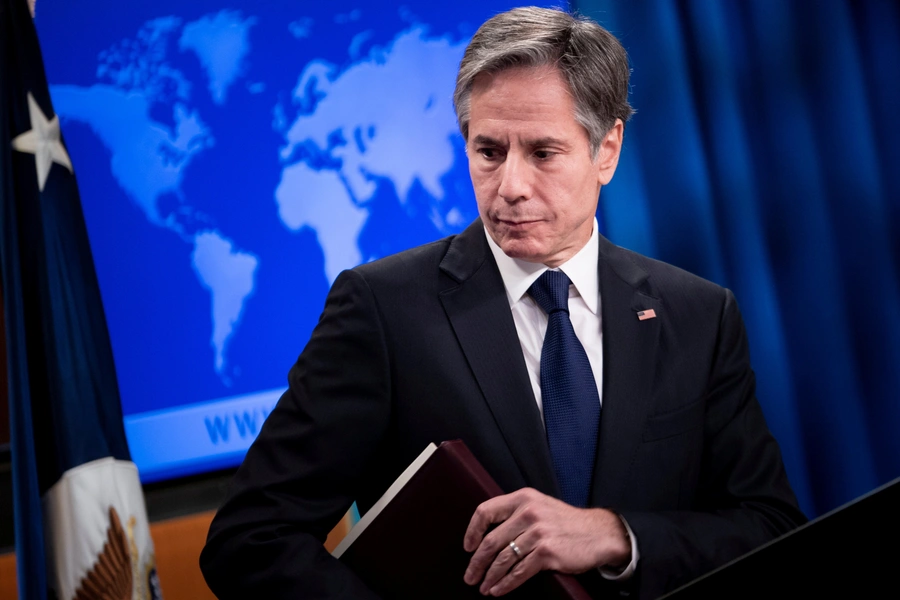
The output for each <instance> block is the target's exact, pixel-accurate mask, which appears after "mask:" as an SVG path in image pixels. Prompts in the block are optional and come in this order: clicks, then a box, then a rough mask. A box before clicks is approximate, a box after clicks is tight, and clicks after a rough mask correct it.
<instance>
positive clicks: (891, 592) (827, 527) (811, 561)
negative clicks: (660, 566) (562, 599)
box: [663, 478, 900, 600]
mask: <svg viewBox="0 0 900 600" xmlns="http://www.w3.org/2000/svg"><path fill="white" fill-rule="evenodd" d="M663 598H665V599H666V600H668V599H670V598H671V599H672V600H694V599H699V598H704V599H705V598H728V599H729V600H732V599H736V600H743V599H748V600H749V599H754V600H755V599H758V598H900V478H898V479H895V480H894V481H893V482H891V483H888V484H887V485H884V486H882V487H880V488H878V489H876V490H874V491H872V492H870V493H869V494H866V495H865V496H863V497H861V498H859V499H857V500H855V501H853V502H850V503H849V504H847V505H845V506H843V507H841V508H838V509H836V510H834V511H832V512H830V513H828V514H826V515H823V516H821V517H819V518H818V519H815V520H813V521H810V522H809V523H807V524H806V525H804V526H802V527H800V528H799V529H797V530H795V531H792V532H791V533H788V534H786V535H784V536H782V537H780V538H778V539H776V540H773V541H772V542H770V543H768V544H766V545H764V546H762V547H760V548H758V549H756V550H754V551H753V552H750V553H749V554H746V555H744V556H743V557H741V558H738V559H736V560H734V561H732V562H730V563H728V564H726V565H724V566H722V567H720V568H719V569H716V570H715V571H712V572H711V573H709V574H707V575H704V576H703V577H700V578H699V579H696V580H695V581H693V582H691V583H689V584H687V585H685V586H683V587H681V588H679V589H677V590H675V591H673V592H670V593H669V594H667V595H665V596H663Z"/></svg>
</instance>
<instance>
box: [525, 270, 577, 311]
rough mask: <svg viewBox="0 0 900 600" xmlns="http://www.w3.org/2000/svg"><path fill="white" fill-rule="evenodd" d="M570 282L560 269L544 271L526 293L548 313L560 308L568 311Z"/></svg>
mask: <svg viewBox="0 0 900 600" xmlns="http://www.w3.org/2000/svg"><path fill="white" fill-rule="evenodd" d="M571 283H572V282H571V280H570V279H569V278H568V277H567V276H566V274H565V273H563V272H562V271H544V273H543V275H541V276H540V277H538V278H537V280H536V281H535V282H534V283H532V284H531V287H530V288H528V294H529V295H530V296H531V297H532V298H533V299H534V301H535V302H537V304H538V306H540V307H541V308H542V309H544V312H545V313H547V314H548V315H550V314H553V313H554V312H557V311H560V310H562V311H565V312H566V313H568V312H569V284H571Z"/></svg>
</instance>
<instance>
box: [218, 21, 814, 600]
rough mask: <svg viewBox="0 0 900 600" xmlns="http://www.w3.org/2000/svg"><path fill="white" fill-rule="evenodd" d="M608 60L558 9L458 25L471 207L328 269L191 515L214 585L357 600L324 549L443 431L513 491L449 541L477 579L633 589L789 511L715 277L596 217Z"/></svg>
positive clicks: (606, 143) (608, 107) (735, 322)
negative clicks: (555, 579)
mask: <svg viewBox="0 0 900 600" xmlns="http://www.w3.org/2000/svg"><path fill="white" fill-rule="evenodd" d="M628 74H629V72H628V63H627V58H626V56H625V52H624V50H623V49H622V47H621V45H620V44H619V43H618V41H617V40H616V39H615V38H614V37H613V36H612V35H610V34H609V33H608V32H606V31H605V30H604V29H602V28H601V27H599V26H598V25H596V24H594V23H592V22H589V21H584V20H577V19H574V18H572V17H571V16H570V15H567V14H565V13H563V12H559V11H552V10H544V9H517V10H514V11H510V12H508V13H504V14H501V15H498V16H497V17H494V18H493V19H491V20H490V21H488V22H487V23H486V24H485V25H484V26H482V28H481V29H479V31H478V33H476V35H475V37H474V38H473V40H472V42H471V43H470V45H469V48H468V49H467V51H466V54H465V56H464V58H463V61H462V64H461V66H460V74H459V77H458V80H457V90H456V94H455V97H454V100H455V105H456V107H457V115H458V117H459V121H460V128H461V130H462V133H463V136H464V137H465V138H466V142H467V145H466V148H467V154H468V157H469V165H470V173H471V176H472V181H473V184H474V187H475V194H476V197H477V200H478V206H479V213H480V215H481V218H480V219H479V220H478V221H476V222H475V223H473V224H472V225H471V226H470V227H469V228H468V229H466V230H465V231H464V232H463V233H461V234H460V235H458V236H455V237H450V238H447V239H444V240H441V241H438V242H435V243H432V244H429V245H426V246H422V247H420V248H416V249H413V250H410V251H407V252H403V253H400V254H398V255H395V256H392V257H388V258H386V259H384V260H381V261H377V262H374V263H370V264H367V265H363V266H360V267H358V268H356V269H354V270H352V271H347V272H344V273H342V274H341V275H340V276H339V277H338V279H337V280H336V281H335V284H334V286H333V287H332V290H331V292H330V293H329V296H328V300H327V303H326V306H325V310H324V312H323V313H322V317H321V320H320V322H319V324H318V326H317V327H316V329H315V331H314V332H313V334H312V337H311V339H310V341H309V343H308V344H307V346H306V348H305V349H304V351H303V353H302V354H301V356H300V358H299V359H298V361H297V364H296V365H295V366H294V368H293V369H292V371H291V374H290V378H289V380H290V388H289V390H288V391H287V392H286V393H285V395H284V396H283V397H282V399H281V400H280V402H279V404H278V406H277V408H276V409H275V410H274V411H273V412H272V414H271V415H270V417H269V418H268V419H267V421H266V423H265V425H264V427H263V430H262V432H261V433H260V436H259V438H258V440H257V441H256V443H255V444H254V445H253V447H251V449H250V451H249V452H248V454H247V457H246V459H245V461H244V464H243V465H242V466H241V468H240V470H239V471H238V474H237V475H236V477H235V483H234V487H233V489H232V491H231V495H230V497H229V499H228V501H227V502H226V504H225V505H224V506H223V507H222V509H221V510H220V511H219V513H218V515H217V516H216V519H215V520H214V522H213V525H212V527H211V529H210V534H209V538H208V541H207V547H206V548H205V549H204V552H203V555H202V557H201V565H202V567H203V570H204V574H205V575H206V577H207V581H208V582H209V583H210V587H211V588H212V589H213V591H214V592H215V593H216V594H217V595H218V596H219V597H220V598H238V597H251V596H252V597H265V598H289V597H291V598H293V597H340V598H362V597H371V592H369V591H368V590H367V589H366V588H365V586H364V585H363V584H362V583H361V582H360V581H359V580H358V579H357V578H356V577H355V576H354V575H353V574H352V573H351V572H350V571H349V570H347V569H346V568H344V567H343V565H341V564H340V563H339V562H338V561H336V560H334V559H332V558H331V557H330V556H329V555H328V554H327V553H326V552H325V550H324V549H323V548H322V545H321V544H322V541H323V540H324V538H325V536H326V534H327V533H328V531H329V530H330V529H331V527H332V526H333V525H334V524H335V523H336V522H337V521H338V520H339V518H340V517H341V515H342V514H343V513H344V511H346V510H347V508H348V507H349V506H350V504H351V503H352V502H353V501H354V500H356V501H357V502H358V505H359V508H360V510H361V512H365V511H366V510H367V509H368V508H369V507H370V506H371V505H372V503H373V502H374V501H375V500H376V499H377V498H378V497H379V496H380V495H381V494H382V493H383V492H384V490H385V489H386V488H387V486H388V485H389V484H390V483H391V482H392V481H393V479H394V478H395V477H396V476H397V475H398V474H399V473H400V472H401V471H402V470H403V468H405V467H406V466H407V465H408V464H409V463H410V462H411V461H412V459H413V458H415V457H416V456H417V455H418V454H419V452H421V450H422V449H423V448H424V447H425V446H426V445H427V444H428V443H430V442H440V441H442V440H446V439H456V438H460V439H463V440H464V441H465V442H466V444H467V445H468V446H469V447H470V448H471V450H472V451H473V453H474V454H475V455H476V456H477V457H478V458H479V460H480V461H481V462H482V463H483V464H484V466H485V468H486V469H487V470H488V472H489V473H490V474H491V475H492V476H493V477H494V478H495V479H496V480H497V482H498V483H499V484H500V486H501V487H502V488H503V489H504V490H506V491H508V492H510V493H508V494H507V495H504V496H500V497H498V498H495V499H493V500H490V501H488V502H485V503H484V504H482V505H481V506H480V507H479V509H478V510H477V511H476V513H475V515H473V517H472V521H471V523H470V525H469V530H468V531H467V532H466V535H465V539H464V540H460V543H461V544H464V546H465V548H466V550H468V551H470V552H472V553H473V556H472V560H471V562H470V565H469V568H468V570H467V571H466V573H465V574H461V576H464V578H465V581H466V582H467V583H470V584H472V585H478V586H479V589H480V590H481V591H482V593H485V594H490V595H502V594H504V593H506V592H508V591H510V590H512V589H514V588H516V587H518V586H519V585H521V584H522V583H523V582H524V581H525V580H527V579H528V578H529V577H531V576H532V575H534V574H535V573H537V572H538V571H540V570H545V569H554V570H559V571H564V572H570V573H582V572H588V571H592V572H596V571H597V570H598V569H599V571H600V573H601V574H602V576H603V577H604V578H606V579H609V580H612V581H613V582H614V584H613V585H616V586H620V587H623V588H626V589H630V590H633V591H635V592H637V595H638V596H639V597H641V598H652V597H655V596H657V595H659V594H660V593H662V592H664V591H666V590H669V589H672V588H673V587H675V586H677V585H679V584H681V583H684V582H686V581H688V580H690V579H691V578H693V577H695V576H697V575H699V574H702V573H703V572H706V571H708V570H709V569H711V568H713V567H715V566H717V565H720V564H723V563H724V562H726V561H728V560H730V559H731V558H734V557H736V556H738V555H740V554H741V553H743V552H746V551H748V550H750V549H752V548H753V547H755V546H758V545H759V544H762V543H764V542H766V541H768V540H770V539H772V538H774V537H775V536H777V535H779V534H781V533H783V532H786V531H788V530H790V529H791V528H793V527H795V526H796V525H797V524H799V523H801V522H803V520H804V517H803V515H802V513H800V511H799V510H798V509H797V505H796V500H795V498H794V496H793V493H792V491H791V489H790V486H789V484H788V482H787V478H786V475H785V473H784V468H783V465H782V461H781V457H780V454H779V450H778V447H777V444H776V443H775V441H774V439H773V438H772V436H771V434H770V433H769V431H768V428H767V427H766V424H765V421H764V419H763V416H762V413H761V410H760V408H759V405H758V403H757V401H756V399H755V397H754V379H753V372H752V370H751V368H750V364H749V356H748V349H747V342H746V338H745V333H744V328H743V324H742V322H741V318H740V314H739V312H738V309H737V306H736V304H735V301H734V298H733V296H732V295H731V293H730V292H728V291H727V290H724V289H722V288H720V287H718V286H716V285H714V284H712V283H709V282H707V281H704V280H702V279H700V278H698V277H695V276H693V275H690V274H688V273H686V272H684V271H681V270H679V269H677V268H675V267H671V266H669V265H665V264H663V263H660V262H657V261H653V260H651V259H648V258H645V257H642V256H640V255H637V254H634V253H632V252H629V251H627V250H624V249H621V248H618V247H616V246H614V245H613V244H611V243H610V242H608V241H607V240H605V239H603V238H602V237H601V236H599V233H598V232H597V225H596V220H595V219H594V214H595V211H596V208H597V202H598V196H599V192H600V188H601V187H602V186H603V185H605V184H606V183H608V182H609V180H610V179H611V178H612V176H613V173H614V172H615V168H616V165H617V162H618V157H619V152H620V150H621V147H622V136H623V132H624V122H625V121H626V120H627V119H628V117H629V116H630V114H631V108H630V107H629V106H628V102H627V93H628ZM560 282H561V283H560ZM542 286H544V287H542ZM548 286H549V287H548ZM541 290H545V291H541ZM546 290H550V291H549V292H546ZM548 294H549V295H551V296H553V295H555V296H557V297H558V298H557V300H558V302H557V304H559V306H556V305H554V306H550V304H547V303H546V302H545V300H546V297H549V296H548ZM560 298H561V299H560ZM547 302H549V301H547ZM560 303H561V304H560ZM573 357H575V359H574V362H571V361H572V360H573ZM560 361H561V362H560ZM566 361H569V362H566ZM579 361H580V362H579ZM560 365H564V366H560ZM565 365H568V366H565ZM572 365H575V366H572ZM573 373H574V375H573ZM560 390H562V392H561V391H560ZM570 403H571V405H570ZM561 440H562V441H561ZM570 440H576V441H575V442H574V443H571V444H570V443H569V441H570ZM567 444H568V445H567ZM573 448H575V451H574V452H573V451H572V449H573ZM492 525H495V527H494V528H493V529H492V530H490V532H489V533H488V531H489V529H490V527H491V526H492ZM427 544H428V541H427V540H423V541H422V547H421V548H410V552H427V551H428V547H427ZM423 594H425V592H423Z"/></svg>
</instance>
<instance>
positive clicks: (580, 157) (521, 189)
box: [466, 66, 623, 267]
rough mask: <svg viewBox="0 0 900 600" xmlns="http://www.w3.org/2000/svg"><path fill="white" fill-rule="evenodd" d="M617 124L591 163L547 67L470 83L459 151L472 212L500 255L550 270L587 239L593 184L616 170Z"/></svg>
mask: <svg viewBox="0 0 900 600" xmlns="http://www.w3.org/2000/svg"><path fill="white" fill-rule="evenodd" d="M622 129H623V125H622V122H621V121H616V124H615V126H613V128H612V129H611V130H610V131H609V132H608V133H607V134H606V137H605V139H604V140H603V143H602V144H601V147H600V152H599V153H598V156H597V158H596V159H593V160H592V159H591V151H590V142H589V140H588V134H587V131H586V130H585V129H584V127H582V126H581V125H580V124H579V123H578V122H577V121H576V120H575V104H574V101H573V100H572V96H571V94H570V93H569V89H568V86H567V85H566V82H565V80H564V79H563V77H562V75H561V74H560V73H559V71H558V70H557V69H556V68H554V67H549V66H548V67H527V68H524V67H523V68H514V69H508V70H506V71H502V72H500V73H498V74H495V75H484V74H482V75H479V76H478V77H477V78H476V79H475V85H474V86H473V88H472V95H471V99H470V105H469V138H468V141H467V143H466V153H467V154H468V157H469V174H470V175H471V177H472V184H473V185H474V187H475V197H476V198H477V200H478V212H479V213H480V214H481V219H482V221H484V225H485V227H487V230H488V233H489V234H490V236H491V237H492V238H493V239H494V241H495V242H497V245H498V246H500V248H501V249H502V250H503V252H505V253H506V254H507V255H508V256H511V257H513V258H521V259H523V260H527V261H530V262H539V263H544V264H546V265H548V266H550V267H556V266H558V265H560V264H562V263H564V262H565V261H567V260H568V259H569V258H571V257H572V256H573V255H574V254H575V253H576V252H578V251H579V250H580V249H581V248H582V247H583V246H584V245H585V244H586V243H587V241H588V239H589V238H590V236H591V230H592V227H593V222H594V221H593V220H594V213H595V212H596V210H597V201H598V196H599V194H600V187H601V186H602V185H605V184H606V183H608V182H609V180H610V179H611V178H612V175H613V173H614V172H615V170H616V164H617V163H618V159H619V150H620V149H621V146H622Z"/></svg>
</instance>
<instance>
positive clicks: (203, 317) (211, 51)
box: [36, 0, 513, 482]
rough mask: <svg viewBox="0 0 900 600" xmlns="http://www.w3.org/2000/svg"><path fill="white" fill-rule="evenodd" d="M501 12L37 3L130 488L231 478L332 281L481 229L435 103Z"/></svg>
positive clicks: (456, 141)
mask: <svg viewBox="0 0 900 600" xmlns="http://www.w3.org/2000/svg"><path fill="white" fill-rule="evenodd" d="M511 6H513V4H512V3H510V2H501V1H493V2H492V1H479V2H454V3H431V2H408V1H407V2H402V3H401V2H397V3H394V2H388V1H378V2H368V3H367V2H327V3H297V2H240V1H238V2H232V3H229V4H227V5H224V4H221V3H219V2H190V3H185V2H165V1H162V2H160V1H154V2H144V1H140V2H100V1H84V2H78V3H73V2H63V1H61V0H40V2H38V3H37V15H36V24H37V28H38V34H39V36H40V40H41V44H42V49H43V53H44V61H45V66H46V70H47V76H48V80H49V82H50V86H51V94H52V98H53V103H54V108H55V110H56V112H57V114H58V115H59V117H60V119H61V122H62V128H63V135H64V136H65V141H66V144H67V146H68V149H69V154H70V155H71V157H72V161H73V165H74V168H75V174H76V176H77V178H78V183H79V188H80V191H81V197H82V203H83V206H84V212H85V218H86V220H87V224H88V229H89V235H90V237H91V245H92V248H93V253H94V261H95V265H96V269H97V274H98V277H99V280H100V285H101V291H102V295H103V301H104V307H105V311H106V316H107V321H108V325H109V331H110V337H111V339H112V345H113V352H114V355H115V360H116V370H117V374H118V380H119V387H120V390H121V396H122V406H123V412H124V415H125V427H126V433H127V435H128V440H129V446H130V448H131V451H132V455H133V458H134V460H135V462H136V463H137V465H138V468H139V470H140V472H141V477H142V479H143V480H144V481H145V482H149V481H154V480H158V479H164V478H170V477H175V476H181V475H187V474H191V473H196V472H200V471H205V470H210V469H216V468H224V467H229V466H234V465H236V464H238V463H239V462H240V460H241V458H242V457H243V455H244V453H245V452H246V449H247V447H248V446H249V445H250V443H251V442H252V440H253V439H254V438H255V436H256V434H257V432H258V431H259V428H260V426H261V424H262V422H263V420H264V419H265V417H266V416H267V415H268V413H269V411H271V409H272V408H273V407H274V405H275V403H276V402H277V400H278V398H279V396H280V395H281V393H282V392H283V391H284V389H285V387H286V375H287V372H288V370H289V368H290V367H291V365H292V364H293V362H294V361H295V360H296V357H297V355H298V354H299V352H300V351H301V350H302V348H303V346H304V345H305V343H306V340H307V339H308V338H309V335H310V332H311V331H312V329H313V327H314V326H315V324H316V321H317V319H318V316H319V314H320V312H321V309H322V307H323V304H324V300H325V296H326V293H327V291H328V288H329V286H330V285H331V283H332V281H333V280H334V279H335V277H336V276H337V275H338V273H340V271H341V270H343V269H347V268H351V267H353V266H355V265H357V264H360V263H363V262H366V261H371V260H374V259H377V258H380V257H383V256H386V255H388V254H391V253H394V252H397V251H400V250H403V249H405V248H408V247H411V246H414V245H417V244H421V243H424V242H427V241H431V240H434V239H437V238H439V237H442V236H445V235H449V234H452V233H456V232H458V231H460V230H462V229H463V228H464V227H465V226H466V225H467V224H469V223H470V222H471V221H472V220H473V219H474V218H475V217H476V216H477V209H476V205H475V200H474V195H473V192H472V187H471V183H470V181H469V177H468V168H467V162H466V158H465V153H464V144H463V140H462V138H461V137H460V135H459V133H458V131H457V125H456V119H455V115H454V112H453V107H452V102H451V96H452V91H453V85H454V80H455V75H456V70H457V67H458V64H459V60H460V58H461V57H462V53H463V51H464V49H465V46H466V44H467V43H468V41H469V39H470V38H471V35H472V34H473V33H474V31H475V30H476V29H477V27H478V25H479V24H480V23H482V22H483V21H484V20H486V19H487V18H489V17H490V16H491V15H493V14H496V13H497V12H500V11H502V10H506V9H508V8H510V7H511ZM347 368H352V365H347Z"/></svg>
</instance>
